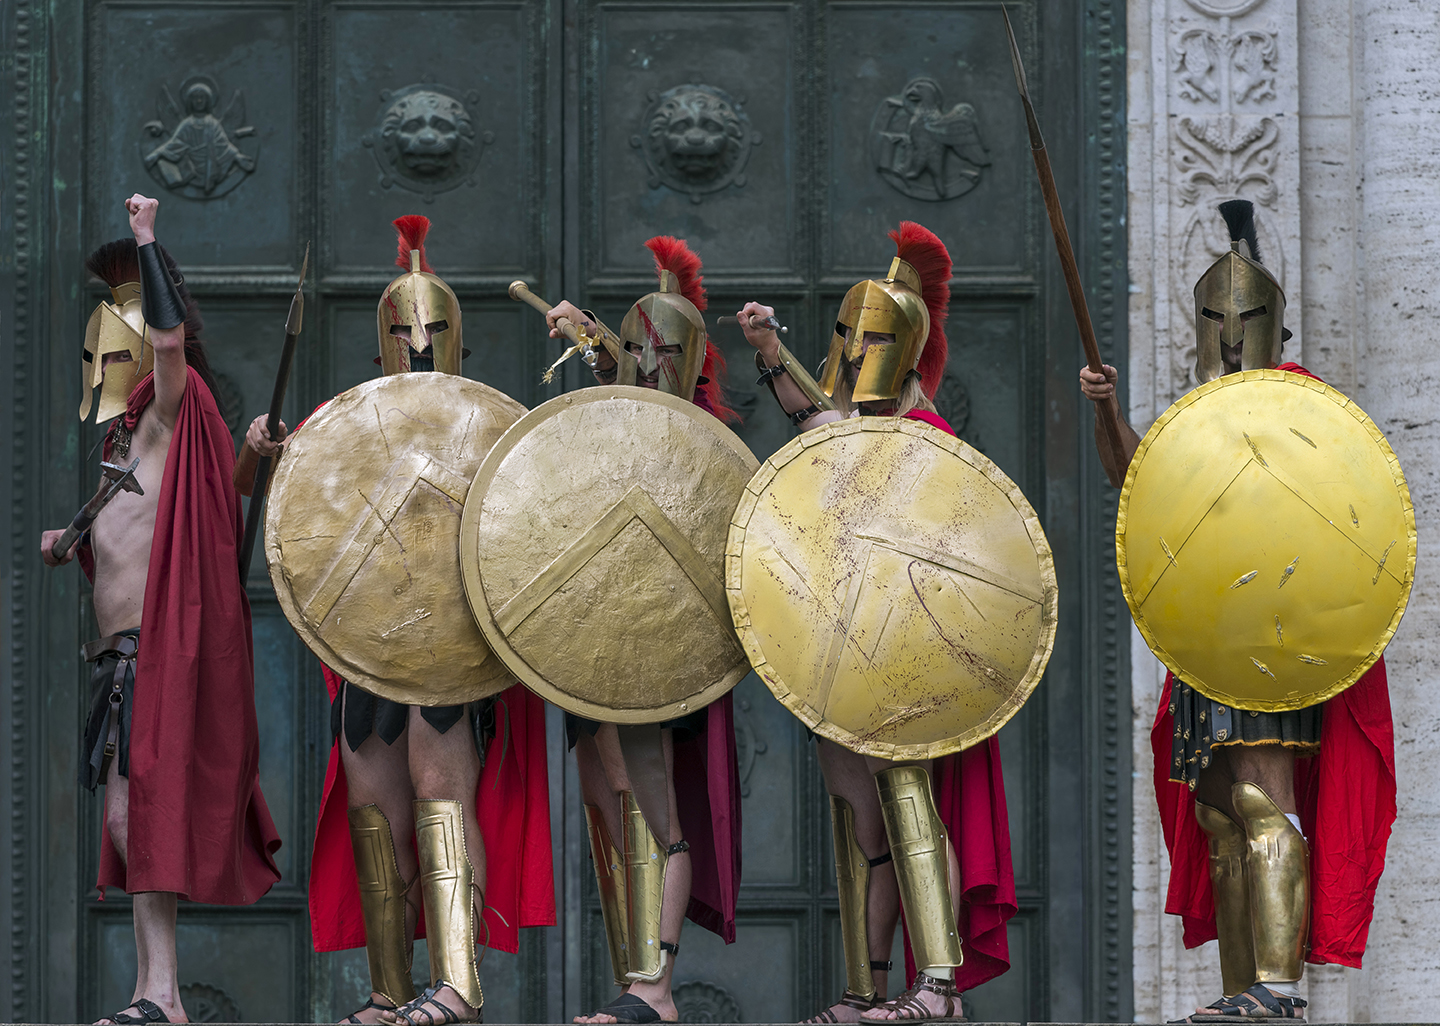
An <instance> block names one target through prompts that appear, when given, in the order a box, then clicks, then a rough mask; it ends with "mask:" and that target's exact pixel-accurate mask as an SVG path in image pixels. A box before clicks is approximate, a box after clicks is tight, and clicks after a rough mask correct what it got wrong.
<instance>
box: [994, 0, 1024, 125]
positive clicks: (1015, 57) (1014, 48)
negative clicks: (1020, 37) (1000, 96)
mask: <svg viewBox="0 0 1440 1026" xmlns="http://www.w3.org/2000/svg"><path fill="white" fill-rule="evenodd" d="M1000 13H1001V14H1002V15H1004V16H1005V34H1006V35H1007V36H1009V37H1010V65H1011V67H1013V68H1014V69H1015V87H1016V88H1017V89H1019V90H1020V95H1021V96H1022V97H1024V98H1025V100H1026V101H1029V99H1030V86H1029V84H1028V83H1027V82H1026V80H1025V65H1024V63H1023V62H1021V60H1020V46H1019V44H1018V43H1016V42H1015V27H1014V26H1013V25H1011V24H1010V12H1009V11H1008V10H1006V8H1005V5H1004V4H1001V5H1000Z"/></svg>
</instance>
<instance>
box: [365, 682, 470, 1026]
mask: <svg viewBox="0 0 1440 1026" xmlns="http://www.w3.org/2000/svg"><path fill="white" fill-rule="evenodd" d="M405 733H406V734H407V735H408V736H409V739H410V768H409V778H410V781H411V782H412V783H413V784H414V789H415V797H416V798H419V799H426V798H429V799H439V800H442V801H456V802H459V803H460V810H461V816H462V817H463V819H464V822H465V849H466V854H467V855H469V857H470V865H471V866H472V867H473V868H474V870H475V894H474V899H475V901H476V905H475V907H474V914H475V923H476V936H475V940H476V942H477V943H480V944H483V943H485V941H486V938H485V927H484V919H483V916H482V915H481V906H480V904H479V902H481V901H483V900H484V895H485V839H484V838H483V837H481V836H480V823H479V822H478V821H477V820H476V818H475V788H476V786H477V785H478V784H479V782H480V757H479V756H478V755H477V754H476V753H475V735H474V734H473V733H472V732H471V730H470V724H469V722H468V721H467V720H466V719H464V718H462V719H461V720H460V722H459V723H456V724H455V725H454V726H453V727H451V728H450V729H449V730H447V731H446V732H445V733H443V734H442V733H440V732H439V731H438V730H436V729H435V728H434V727H432V726H430V724H429V723H427V722H426V721H425V717H424V716H423V715H422V714H421V711H420V707H419V706H411V707H410V722H409V725H408V726H407V727H406V730H405ZM414 829H415V826H414V821H413V816H412V819H411V822H410V831H411V833H412V834H413V833H414ZM397 843H398V842H397ZM407 850H408V846H407ZM410 858H411V864H412V865H413V864H414V856H413V855H411V856H410ZM401 872H404V869H402V870H401ZM435 999H436V1000H437V1001H440V1002H442V1003H444V1004H445V1005H446V1006H447V1007H448V1008H450V1009H451V1010H453V1011H454V1012H455V1013H456V1014H457V1015H459V1016H460V1018H461V1019H465V1020H470V1019H474V1018H475V1016H476V1015H477V1014H478V1012H479V1009H476V1008H474V1007H472V1006H471V1005H469V1004H467V1003H466V1002H465V1000H464V999H463V998H461V997H460V995H459V994H457V993H456V992H455V990H454V988H453V987H441V988H440V989H439V991H437V992H436V994H435ZM416 1014H419V1015H422V1016H423V1015H429V1016H430V1017H431V1021H432V1022H440V1021H441V1020H442V1019H443V1017H444V1014H443V1013H442V1012H441V1010H440V1009H438V1008H436V1007H434V1006H433V1005H430V1004H428V1003H427V1004H424V1005H421V1006H420V1007H419V1009H418V1010H417V1013H416ZM383 1015H384V1021H386V1022H395V1021H398V1020H397V1018H396V1016H395V1014H394V1013H393V1012H385V1013H383ZM421 1021H422V1022H423V1021H424V1020H423V1019H422V1020H421Z"/></svg>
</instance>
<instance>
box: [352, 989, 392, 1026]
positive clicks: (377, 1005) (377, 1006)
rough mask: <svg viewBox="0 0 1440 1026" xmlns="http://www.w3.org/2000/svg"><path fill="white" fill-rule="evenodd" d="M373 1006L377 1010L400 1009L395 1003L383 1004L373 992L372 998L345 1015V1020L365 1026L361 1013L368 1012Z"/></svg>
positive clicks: (389, 1010)
mask: <svg viewBox="0 0 1440 1026" xmlns="http://www.w3.org/2000/svg"><path fill="white" fill-rule="evenodd" d="M372 1008H373V1009H375V1010H376V1011H377V1012H394V1011H397V1010H398V1009H396V1007H395V1006H394V1005H382V1004H381V1003H380V1002H378V1001H376V1000H375V995H373V994H372V995H370V999H369V1000H368V1001H366V1002H365V1003H364V1004H363V1005H361V1006H360V1007H359V1008H357V1009H355V1011H353V1012H351V1013H350V1014H349V1015H347V1016H346V1017H345V1021H346V1022H351V1023H355V1024H356V1026H364V1023H363V1022H361V1020H360V1018H359V1016H360V1013H361V1012H368V1011H370V1009H372Z"/></svg>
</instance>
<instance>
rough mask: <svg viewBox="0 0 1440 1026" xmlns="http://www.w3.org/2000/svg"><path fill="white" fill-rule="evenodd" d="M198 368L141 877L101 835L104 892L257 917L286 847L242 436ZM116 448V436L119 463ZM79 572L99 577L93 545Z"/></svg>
mask: <svg viewBox="0 0 1440 1026" xmlns="http://www.w3.org/2000/svg"><path fill="white" fill-rule="evenodd" d="M186 370H187V373H188V380H187V383H186V386H185V394H184V397H183V398H182V399H181V402H180V413H179V416H178V417H177V418H176V420H175V433H174V435H173V436H172V437H171V439H170V450H169V453H168V455H167V456H166V457H165V477H164V481H163V483H162V484H161V486H160V501H159V505H158V507H157V508H156V511H155V535H154V540H153V542H152V543H151V549H150V566H149V570H148V571H147V576H146V579H145V615H144V617H143V620H142V622H141V624H140V654H139V656H138V658H137V660H136V666H135V700H134V708H133V710H132V712H131V716H132V720H131V733H130V807H129V808H130V821H129V824H130V825H129V856H130V860H129V867H128V872H127V867H126V865H125V863H123V862H122V861H121V860H120V855H119V853H118V852H117V851H116V850H115V847H114V845H113V844H111V842H110V833H109V831H102V833H101V837H102V840H101V844H100V878H99V880H98V881H97V882H96V886H97V887H98V888H99V889H100V893H101V896H102V897H103V896H104V893H105V888H106V887H120V888H123V889H124V890H126V891H128V892H130V893H131V894H135V893H138V892H140V891H170V892H174V893H176V894H178V895H179V896H180V897H181V898H184V899H186V900H189V901H202V902H206V903H208V904H212V905H250V904H253V903H254V902H256V901H257V900H259V898H260V896H261V895H263V894H264V893H265V892H266V891H268V890H269V889H270V888H271V886H272V885H274V883H275V881H277V880H279V879H280V870H279V869H278V868H276V866H275V860H274V858H273V857H272V856H273V855H274V853H275V851H276V850H277V849H279V847H280V835H279V834H278V833H277V832H276V830H275V824H274V823H273V822H272V821H271V819H270V810H269V809H268V808H267V807H266V805H265V796H264V795H263V794H261V793H260V772H259V765H260V742H259V732H258V729H257V727H256V718H255V674H254V655H253V652H252V649H251V638H250V602H249V599H247V598H246V596H245V589H244V588H243V587H241V585H240V571H239V559H240V557H239V551H240V542H241V539H242V537H243V535H244V529H245V528H244V519H243V517H241V515H240V499H239V496H238V495H236V493H235V489H234V486H233V485H232V484H231V481H230V476H231V473H232V471H233V470H234V466H235V452H234V448H233V447H234V442H233V441H232V439H231V437H230V429H229V428H228V427H226V426H225V420H224V418H223V417H221V416H220V410H219V408H218V407H216V405H215V399H214V397H213V396H212V395H211V394H210V390H209V389H208V388H206V387H205V383H204V382H203V381H202V380H201V379H200V375H199V374H197V373H196V372H195V371H194V369H192V368H188V367H187V368H186ZM154 397H155V378H154V375H153V374H152V375H150V376H147V377H146V378H145V379H144V380H142V381H141V382H140V384H138V385H137V386H135V389H134V391H132V392H131V393H130V398H129V400H128V401H127V403H126V408H125V424H126V426H127V427H129V428H131V429H133V428H134V427H135V425H136V423H137V422H138V421H139V419H140V415H141V413H143V412H144V410H145V408H146V407H147V406H149V405H150V402H151V401H152V400H153V399H154ZM112 432H113V428H112ZM110 448H111V440H110V439H109V438H107V439H106V442H105V458H106V459H107V460H108V459H109V458H110ZM81 564H82V566H84V567H85V571H86V573H87V574H90V573H92V571H93V567H94V562H93V558H92V556H91V553H90V551H89V549H88V545H87V546H86V548H85V549H82V551H81Z"/></svg>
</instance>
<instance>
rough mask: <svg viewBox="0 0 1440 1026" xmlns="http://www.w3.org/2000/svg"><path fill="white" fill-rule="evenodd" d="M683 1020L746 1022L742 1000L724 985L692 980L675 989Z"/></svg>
mask: <svg viewBox="0 0 1440 1026" xmlns="http://www.w3.org/2000/svg"><path fill="white" fill-rule="evenodd" d="M673 994H674V997H675V1007H676V1008H677V1009H679V1011H680V1021H681V1022H744V1021H745V1020H743V1019H741V1018H740V1002H738V1001H736V1000H735V997H734V995H732V994H731V993H730V992H729V991H728V990H726V989H725V988H724V987H721V986H718V985H717V984H714V983H706V982H704V981H703V980H690V981H689V982H686V983H682V984H680V985H679V986H677V987H676V988H675V990H674V991H673Z"/></svg>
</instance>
